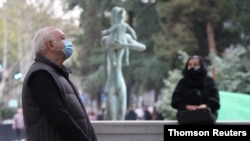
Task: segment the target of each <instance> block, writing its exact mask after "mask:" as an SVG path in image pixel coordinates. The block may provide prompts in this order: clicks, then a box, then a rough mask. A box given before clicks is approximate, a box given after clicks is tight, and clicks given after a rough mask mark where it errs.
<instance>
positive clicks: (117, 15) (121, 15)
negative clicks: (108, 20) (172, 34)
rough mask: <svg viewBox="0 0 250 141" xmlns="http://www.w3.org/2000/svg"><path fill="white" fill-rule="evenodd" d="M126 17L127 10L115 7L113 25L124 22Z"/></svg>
mask: <svg viewBox="0 0 250 141" xmlns="http://www.w3.org/2000/svg"><path fill="white" fill-rule="evenodd" d="M125 17H126V10H125V9H124V8H122V7H114V8H113V9H112V20H113V23H114V24H115V23H119V22H121V21H124V20H125Z"/></svg>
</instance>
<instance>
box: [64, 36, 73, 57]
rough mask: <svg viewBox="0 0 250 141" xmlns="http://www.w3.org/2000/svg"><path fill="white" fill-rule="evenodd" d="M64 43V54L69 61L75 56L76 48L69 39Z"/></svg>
mask: <svg viewBox="0 0 250 141" xmlns="http://www.w3.org/2000/svg"><path fill="white" fill-rule="evenodd" d="M62 42H63V44H64V49H63V53H64V55H65V57H66V59H68V58H69V57H70V56H71V55H72V54H73V50H74V46H73V44H72V42H71V41H70V40H68V39H64V40H62Z"/></svg>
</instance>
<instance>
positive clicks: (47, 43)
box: [45, 40, 55, 51]
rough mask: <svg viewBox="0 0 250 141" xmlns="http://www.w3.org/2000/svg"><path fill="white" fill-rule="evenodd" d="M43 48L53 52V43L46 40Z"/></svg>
mask: <svg viewBox="0 0 250 141" xmlns="http://www.w3.org/2000/svg"><path fill="white" fill-rule="evenodd" d="M45 46H46V47H47V49H48V50H50V51H52V50H55V46H54V42H53V41H51V40H48V41H47V42H45Z"/></svg>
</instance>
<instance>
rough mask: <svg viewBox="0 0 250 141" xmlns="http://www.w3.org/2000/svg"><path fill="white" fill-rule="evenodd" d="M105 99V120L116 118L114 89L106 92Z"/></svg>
mask: <svg viewBox="0 0 250 141" xmlns="http://www.w3.org/2000/svg"><path fill="white" fill-rule="evenodd" d="M106 95H107V101H106V108H107V118H106V119H107V120H116V119H117V112H116V111H117V102H116V96H115V93H114V91H109V92H107V93H106Z"/></svg>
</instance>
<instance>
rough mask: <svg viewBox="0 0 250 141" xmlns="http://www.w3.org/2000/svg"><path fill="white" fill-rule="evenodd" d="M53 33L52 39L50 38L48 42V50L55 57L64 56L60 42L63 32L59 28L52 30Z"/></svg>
mask: <svg viewBox="0 0 250 141" xmlns="http://www.w3.org/2000/svg"><path fill="white" fill-rule="evenodd" d="M53 34H54V39H52V40H51V41H50V42H51V43H50V47H49V48H50V49H49V50H50V51H51V52H52V53H53V54H54V55H55V56H56V57H57V58H64V59H65V56H64V53H63V49H64V44H63V42H62V40H64V39H65V35H64V33H63V32H62V31H61V30H59V29H54V31H53Z"/></svg>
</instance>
